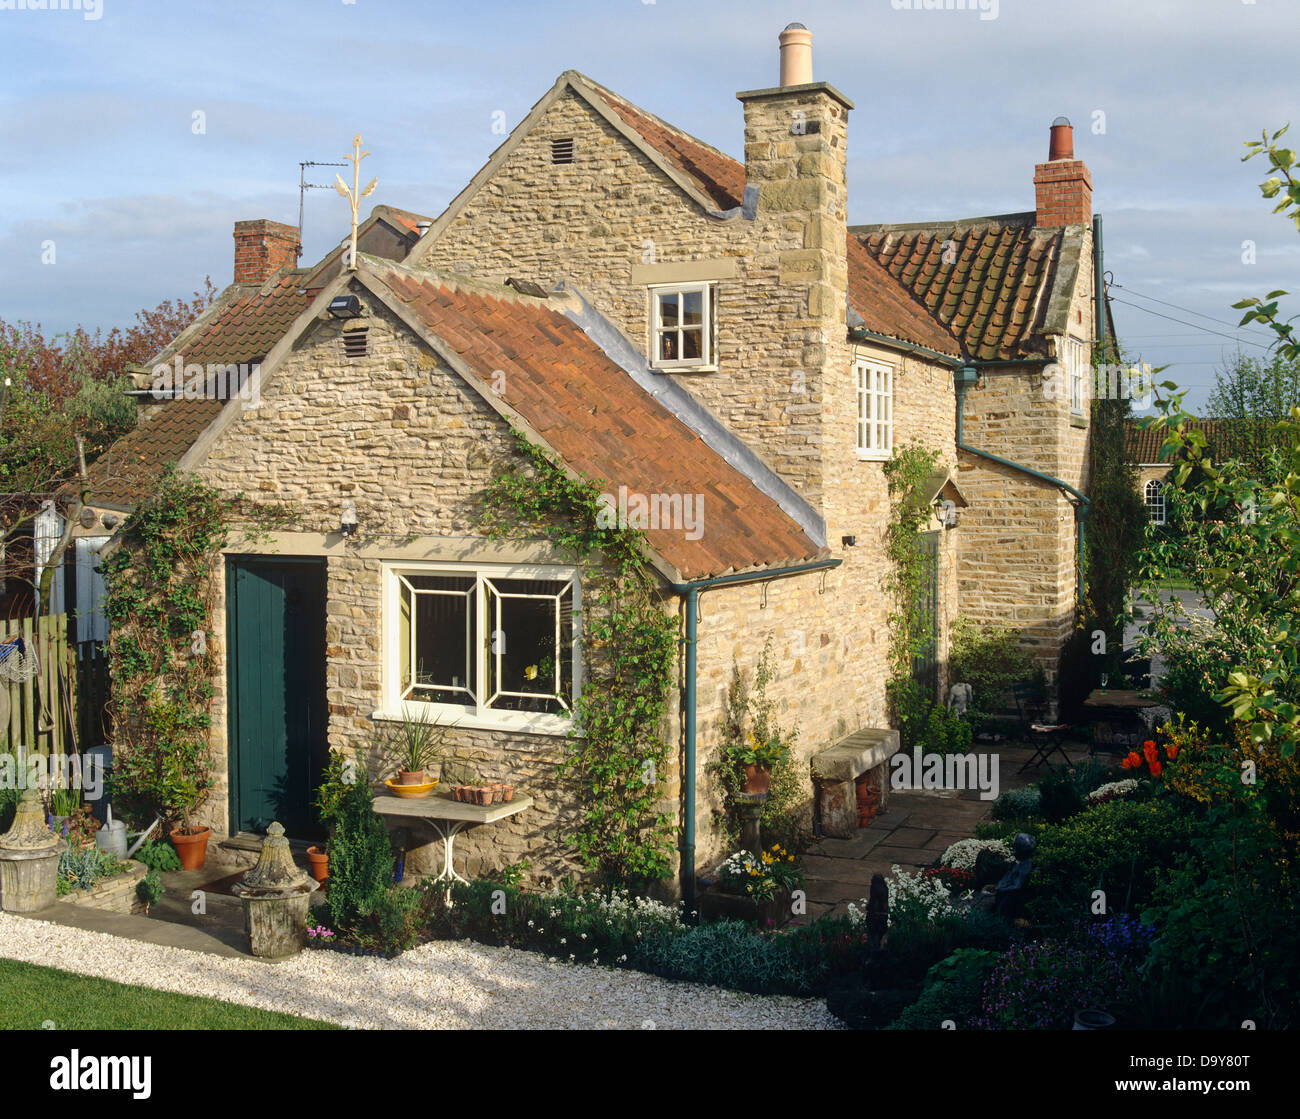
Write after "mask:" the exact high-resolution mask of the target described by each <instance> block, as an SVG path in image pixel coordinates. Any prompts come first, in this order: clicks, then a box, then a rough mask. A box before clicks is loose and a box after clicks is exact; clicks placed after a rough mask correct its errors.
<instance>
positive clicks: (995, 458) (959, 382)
mask: <svg viewBox="0 0 1300 1119" xmlns="http://www.w3.org/2000/svg"><path fill="white" fill-rule="evenodd" d="M978 376H979V374H978V373H977V372H976V370H975V367H974V366H971V365H968V366H966V367H965V368H964V369H962V370H960V371H959V372H958V373H957V374H956V375H955V376H954V377H953V381H954V382H955V385H956V389H957V449H958V450H959V451H965V452H966V453H967V454H970V455H976V456H977V457H979V458H982V459H987V460H988V461H989V462H996V463H997V464H998V465H999V466H1005V467H1008V468H1009V469H1011V470H1017V471H1019V472H1020V473H1021V474H1027V475H1029V477H1031V478H1037V479H1038V480H1039V481H1040V482H1047V483H1048V484H1049V485H1052V486H1055V487H1056V488H1057V489H1059V490H1061V491H1063V492H1064V493H1067V494H1070V495H1071V496H1073V497H1074V498H1076V501H1075V502H1074V503H1073V504H1074V508H1075V515H1076V516H1077V517H1078V520H1079V556H1078V560H1077V568H1078V576H1077V579H1076V583H1075V598H1076V601H1077V602H1078V604H1079V606H1082V605H1083V542H1084V532H1085V529H1086V528H1087V524H1088V509H1089V508H1090V507H1091V505H1092V502H1091V500H1090V499H1089V498H1088V497H1087V496H1086V495H1085V494H1082V493H1080V492H1079V491H1078V490H1076V489H1075V488H1074V487H1073V486H1072V485H1070V483H1069V482H1066V481H1063V480H1062V479H1060V478H1053V477H1052V475H1050V474H1044V473H1043V472H1042V471H1041V470H1035V469H1033V467H1030V466H1025V465H1024V464H1023V463H1019V462H1012V461H1011V460H1010V459H1009V458H1003V457H1002V456H1001V455H994V454H990V453H989V452H988V451H981V450H980V449H979V448H978V447H972V446H970V444H968V443H967V442H966V440H965V427H964V423H963V420H964V416H963V413H964V411H965V404H966V391H967V390H968V389H969V388H970V387H971V385H973V384H974V383H975V380H976V378H977V377H978Z"/></svg>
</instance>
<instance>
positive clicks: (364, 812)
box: [326, 779, 394, 934]
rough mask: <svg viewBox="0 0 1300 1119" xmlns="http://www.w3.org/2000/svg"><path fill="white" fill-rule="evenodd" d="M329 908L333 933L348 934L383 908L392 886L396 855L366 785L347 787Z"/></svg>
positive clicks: (335, 836)
mask: <svg viewBox="0 0 1300 1119" xmlns="http://www.w3.org/2000/svg"><path fill="white" fill-rule="evenodd" d="M329 856H330V877H329V893H328V894H327V895H326V905H327V906H328V909H329V917H330V921H331V923H332V924H333V926H334V928H335V929H336V930H337V931H339V932H341V933H344V934H351V933H352V932H353V931H354V930H355V929H357V928H358V927H359V925H360V923H361V920H362V918H364V917H366V916H367V915H369V914H370V913H372V912H373V911H374V910H375V909H376V908H378V907H379V906H380V905H382V904H383V903H384V901H385V898H386V895H387V894H388V892H389V889H390V887H391V886H392V884H393V865H394V859H393V851H392V847H391V846H390V844H389V841H388V831H387V829H386V828H385V827H384V822H383V820H381V819H380V818H379V817H378V816H377V815H375V810H374V798H373V797H372V795H371V792H370V785H369V783H368V782H367V781H365V780H364V779H359V780H356V781H353V782H352V783H351V784H350V785H346V786H345V787H344V790H343V792H342V795H341V797H340V799H339V801H338V807H337V814H336V816H335V818H334V828H333V831H332V832H331V833H330V840H329Z"/></svg>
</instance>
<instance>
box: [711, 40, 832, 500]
mask: <svg viewBox="0 0 1300 1119" xmlns="http://www.w3.org/2000/svg"><path fill="white" fill-rule="evenodd" d="M780 45H781V65H780V81H781V84H780V85H778V86H774V87H770V88H767V89H752V90H747V91H745V92H742V93H738V94H736V97H737V98H738V99H739V100H740V102H741V104H742V105H743V106H744V109H745V214H746V216H747V217H749V218H750V219H751V220H753V221H754V223H755V225H756V227H757V228H756V229H755V232H754V236H755V243H756V244H758V245H761V246H764V249H763V251H762V254H761V257H762V260H763V262H764V265H765V267H764V269H763V272H762V275H763V276H764V277H766V278H768V279H770V282H771V285H772V288H771V295H770V296H769V298H770V299H771V301H772V304H771V305H772V307H773V308H776V307H788V308H789V311H788V312H786V311H782V312H780V313H777V314H773V315H771V316H770V317H768V318H767V320H766V323H767V326H766V329H767V330H769V331H770V337H769V339H768V342H767V344H766V345H765V346H761V347H758V348H757V349H756V350H755V352H754V353H753V354H752V355H751V357H750V362H751V372H750V376H751V377H752V378H754V381H753V383H754V384H755V385H757V384H758V374H757V366H758V360H757V359H758V352H759V351H760V350H762V351H764V352H766V353H767V355H768V356H769V357H770V359H771V361H772V362H773V365H772V368H773V370H774V373H773V375H772V379H771V382H770V384H768V385H766V386H765V387H764V388H763V389H762V392H763V394H764V400H765V401H766V406H767V407H768V408H769V409H771V411H772V418H771V422H772V423H773V424H777V423H779V424H780V425H782V426H779V427H777V428H775V429H774V430H771V431H764V432H763V434H762V436H761V442H762V445H763V453H764V454H766V455H767V457H768V461H769V462H771V463H772V465H773V466H774V467H775V469H776V470H777V471H778V472H779V473H781V474H783V475H784V476H785V477H786V478H787V480H789V481H791V482H792V483H793V484H794V485H795V487H796V488H797V489H798V490H799V491H800V492H801V493H802V494H803V495H804V497H805V498H807V499H808V500H810V501H814V502H815V501H817V500H819V499H820V495H821V492H822V486H823V473H822V462H821V454H822V447H823V438H822V433H823V430H824V426H825V423H826V422H827V421H826V418H825V416H823V415H821V414H820V411H819V409H820V408H823V407H825V405H826V397H825V396H824V395H823V385H826V384H828V383H830V382H831V381H834V379H836V378H838V379H839V380H842V379H843V371H844V370H847V369H848V367H849V366H848V360H849V359H848V349H847V337H848V326H847V322H846V314H845V312H846V292H847V290H848V246H847V243H846V242H847V239H848V209H847V203H848V182H847V166H848V158H847V156H848V118H849V110H850V109H852V108H853V103H852V102H851V101H850V100H849V99H848V98H847V97H845V96H844V94H842V93H840V92H839V90H837V89H835V88H834V87H833V86H831V85H828V84H827V83H826V82H817V81H813V80H812V34H811V33H810V32H809V31H808V29H807V28H805V27H803V26H802V25H801V24H791V25H790V26H789V27H787V28H786V29H785V30H784V31H783V32H782V33H781V37H780ZM796 373H797V376H796ZM828 379H830V380H829V381H828ZM792 380H793V381H795V382H797V383H798V384H799V386H800V387H799V388H798V390H797V394H796V395H792V393H791V390H790V385H791V383H792ZM836 383H837V382H836ZM778 417H779V419H778Z"/></svg>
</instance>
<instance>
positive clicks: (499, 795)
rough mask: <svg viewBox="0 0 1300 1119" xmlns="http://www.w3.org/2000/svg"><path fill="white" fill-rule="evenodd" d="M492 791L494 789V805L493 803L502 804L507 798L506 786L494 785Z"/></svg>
mask: <svg viewBox="0 0 1300 1119" xmlns="http://www.w3.org/2000/svg"><path fill="white" fill-rule="evenodd" d="M491 789H492V803H493V804H500V803H501V801H502V799H503V798H504V796H505V786H504V785H492V786H491Z"/></svg>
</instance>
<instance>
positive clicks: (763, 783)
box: [745, 765, 772, 796]
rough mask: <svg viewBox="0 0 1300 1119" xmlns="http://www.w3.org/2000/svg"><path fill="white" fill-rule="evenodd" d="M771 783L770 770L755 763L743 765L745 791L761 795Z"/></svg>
mask: <svg viewBox="0 0 1300 1119" xmlns="http://www.w3.org/2000/svg"><path fill="white" fill-rule="evenodd" d="M771 784H772V771H771V770H770V769H763V768H761V767H760V766H756V765H747V766H745V792H747V793H750V794H751V795H753V796H762V795H763V794H765V793H766V792H767V790H768V788H769V787H770V786H771Z"/></svg>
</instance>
